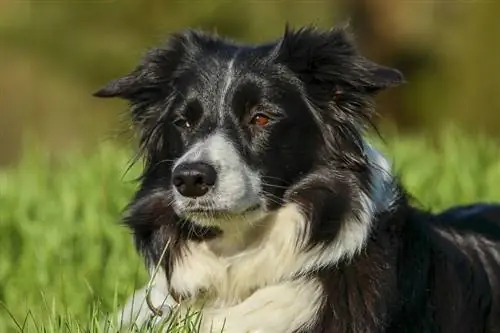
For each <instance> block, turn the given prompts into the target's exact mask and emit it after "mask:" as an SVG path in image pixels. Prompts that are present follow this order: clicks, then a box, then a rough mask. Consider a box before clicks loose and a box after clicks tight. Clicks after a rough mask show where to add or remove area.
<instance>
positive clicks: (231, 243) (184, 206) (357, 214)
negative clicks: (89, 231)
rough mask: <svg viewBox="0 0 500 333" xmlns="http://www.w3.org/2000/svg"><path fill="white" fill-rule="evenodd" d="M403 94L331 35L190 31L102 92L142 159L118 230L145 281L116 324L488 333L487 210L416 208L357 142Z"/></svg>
mask: <svg viewBox="0 0 500 333" xmlns="http://www.w3.org/2000/svg"><path fill="white" fill-rule="evenodd" d="M403 81H404V78H403V75H402V74H401V73H400V72H399V71H397V70H395V69H392V68H387V67H383V66H380V65H378V64H375V63H374V62H372V61H370V60H368V59H366V58H365V57H363V56H362V55H361V54H360V53H359V52H358V51H357V48H356V46H355V44H354V42H353V38H352V37H351V35H350V33H349V32H348V31H346V29H345V28H343V27H337V28H333V29H329V30H320V29H317V28H314V27H305V28H301V29H290V28H287V29H286V31H285V33H284V35H283V36H282V37H281V38H279V39H278V40H276V41H274V42H270V43H267V44H262V45H253V46H252V45H243V44H239V43H236V42H233V41H230V40H228V39H225V38H222V37H219V36H214V35H211V34H208V33H205V32H201V31H197V30H186V31H182V32H179V33H175V34H173V35H171V37H170V38H169V39H168V41H167V42H166V44H165V45H163V46H161V47H158V48H155V49H152V50H150V51H149V52H147V53H146V55H145V56H144V57H143V59H142V61H141V63H140V64H139V65H138V66H137V67H136V68H135V69H134V70H133V71H132V72H131V73H130V74H128V75H125V76H123V77H120V78H117V79H115V80H112V81H111V82H109V83H108V84H107V85H105V86H104V87H102V88H101V89H100V90H99V91H97V92H96V93H95V96H98V97H120V98H122V99H125V100H127V101H129V102H130V105H131V108H130V110H131V118H132V120H133V123H134V125H135V127H136V128H137V132H138V136H139V141H140V148H141V149H140V153H141V155H140V156H142V157H143V160H144V172H143V174H142V177H141V178H140V188H139V189H138V191H137V193H136V195H135V197H134V198H133V199H132V201H131V203H130V204H129V206H128V208H127V210H126V214H125V217H124V220H125V222H126V224H127V225H128V226H129V227H130V228H131V229H132V231H133V233H134V238H135V243H136V246H137V248H138V250H139V251H140V252H141V253H142V254H143V255H144V258H145V261H146V265H147V267H148V268H149V270H150V271H151V274H152V283H151V285H150V287H151V288H150V289H149V288H144V289H142V290H141V291H140V292H139V294H136V295H135V296H134V297H133V299H131V300H130V301H129V303H128V304H127V305H126V306H125V309H124V310H123V313H122V314H123V315H120V316H119V320H120V321H126V322H128V323H131V322H132V323H135V324H138V325H142V324H144V323H146V322H149V323H151V321H150V317H155V315H157V318H164V317H166V316H167V315H168V314H169V313H171V310H172V309H173V308H175V309H177V310H179V313H185V312H183V311H185V310H186V309H188V308H189V309H191V311H195V310H199V313H200V314H201V322H200V332H203V333H205V332H209V331H213V332H221V331H222V330H223V329H224V332H229V333H235V332H238V333H240V332H252V333H257V332H259V333H289V332H304V333H305V332H310V333H313V332H318V333H319V332H325V333H326V332H330V333H342V332H353V333H354V332H357V333H359V332H370V333H374V332H394V333H403V332H415V333H417V332H418V333H422V332H446V333H474V332H488V333H493V332H500V205H498V206H497V205H490V204H482V203H477V204H473V205H470V206H458V207H455V208H453V209H450V210H448V211H445V212H441V213H437V214H433V213H430V212H426V211H423V210H422V209H420V208H417V207H415V206H414V205H412V203H411V201H410V199H409V195H408V194H406V192H405V190H404V187H403V186H402V185H401V184H400V182H399V181H398V179H397V177H396V176H394V175H393V174H391V170H390V165H389V163H388V162H387V161H386V160H385V159H384V157H383V156H382V155H381V154H380V153H379V152H378V151H377V150H375V149H374V147H372V146H371V145H370V144H369V143H368V142H367V140H366V139H365V133H366V130H367V129H369V127H370V123H371V118H372V114H373V108H372V99H373V97H374V96H375V95H376V94H377V93H378V92H380V91H382V90H384V89H386V88H389V87H391V86H396V85H398V84H400V83H402V82H403ZM492 186H493V184H492ZM429 190H432V189H429ZM155 268H157V269H156V270H155ZM148 292H150V295H149V296H148V295H146V294H148ZM144 303H147V304H149V306H146V305H142V306H141V304H144ZM162 316H163V317H162ZM154 323H158V319H156V321H155V320H153V324H154Z"/></svg>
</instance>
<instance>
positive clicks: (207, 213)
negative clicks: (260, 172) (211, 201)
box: [182, 204, 263, 225]
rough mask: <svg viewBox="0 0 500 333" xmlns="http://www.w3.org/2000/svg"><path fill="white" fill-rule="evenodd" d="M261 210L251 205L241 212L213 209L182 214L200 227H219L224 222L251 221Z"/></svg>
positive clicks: (194, 209)
mask: <svg viewBox="0 0 500 333" xmlns="http://www.w3.org/2000/svg"><path fill="white" fill-rule="evenodd" d="M262 210H263V208H262V205H261V204H255V205H252V206H250V207H248V208H246V209H244V210H241V211H231V210H227V209H217V208H213V207H196V208H188V209H185V210H184V211H183V212H182V215H183V217H185V218H187V219H189V220H191V221H193V222H197V223H199V224H202V225H220V224H221V223H224V222H225V221H227V222H229V221H234V220H239V219H241V220H252V219H253V218H252V216H254V215H256V214H257V215H258V213H259V212H261V211H262Z"/></svg>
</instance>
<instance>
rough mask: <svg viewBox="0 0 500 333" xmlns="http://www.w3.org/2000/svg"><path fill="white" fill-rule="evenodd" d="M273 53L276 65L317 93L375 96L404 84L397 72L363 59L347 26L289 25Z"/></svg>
mask: <svg viewBox="0 0 500 333" xmlns="http://www.w3.org/2000/svg"><path fill="white" fill-rule="evenodd" d="M273 53H274V57H275V59H276V61H277V62H279V63H282V64H284V65H285V66H287V67H288V68H289V69H290V70H291V71H292V72H294V73H295V74H296V75H297V76H298V77H299V78H300V79H301V80H302V81H303V82H304V83H305V85H306V88H312V89H313V90H314V92H316V93H321V94H323V93H327V94H331V93H332V90H333V93H335V91H342V92H346V91H350V92H355V93H364V94H370V95H373V94H376V93H378V92H380V91H382V90H384V89H387V88H389V87H392V86H397V85H399V84H401V83H403V82H404V77H403V75H402V74H401V72H399V71H398V70H396V69H393V68H388V67H384V66H380V65H378V64H376V63H374V62H372V61H370V60H368V59H366V58H365V57H363V56H361V55H360V54H359V52H358V51H357V49H356V46H355V43H354V41H353V38H352V35H351V34H350V32H349V31H348V30H347V28H345V27H339V28H333V29H330V30H318V29H316V28H313V27H305V28H302V29H299V30H296V31H293V30H291V29H290V28H289V27H288V26H287V27H286V29H285V33H284V36H283V37H282V38H281V40H280V41H279V42H278V43H277V45H276V47H275V49H274V52H273Z"/></svg>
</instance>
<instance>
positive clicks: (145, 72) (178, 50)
mask: <svg viewBox="0 0 500 333" xmlns="http://www.w3.org/2000/svg"><path fill="white" fill-rule="evenodd" d="M191 35H192V33H191V32H189V31H186V32H182V33H179V34H174V35H172V36H171V37H170V38H169V40H168V41H167V43H166V45H165V46H163V47H160V48H155V49H152V50H150V51H149V52H147V53H146V55H145V56H144V57H143V58H142V61H141V63H140V64H139V66H137V67H136V68H135V69H134V70H133V71H132V72H131V73H129V74H127V75H125V76H123V77H120V78H117V79H114V80H112V81H110V82H108V83H107V84H106V85H104V86H103V87H102V88H100V89H99V90H98V91H96V92H95V93H94V94H93V95H94V96H96V97H119V98H123V99H126V100H129V101H131V102H140V101H141V100H144V98H148V97H151V94H155V93H166V92H168V90H169V89H170V84H171V80H172V76H173V74H174V72H175V70H176V69H177V68H178V66H179V64H180V62H181V60H182V59H183V57H184V56H185V53H186V44H187V43H189V42H192V38H191Z"/></svg>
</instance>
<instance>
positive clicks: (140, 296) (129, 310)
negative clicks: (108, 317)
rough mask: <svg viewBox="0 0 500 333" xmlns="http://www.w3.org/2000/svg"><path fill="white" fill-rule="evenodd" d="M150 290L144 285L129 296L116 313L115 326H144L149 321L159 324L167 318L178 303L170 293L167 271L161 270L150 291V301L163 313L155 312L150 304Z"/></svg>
mask: <svg viewBox="0 0 500 333" xmlns="http://www.w3.org/2000/svg"><path fill="white" fill-rule="evenodd" d="M147 298H148V290H147V286H144V287H143V288H141V289H140V290H137V291H135V292H134V294H133V295H132V296H130V297H129V299H128V300H127V303H126V304H125V306H124V307H123V308H122V309H121V310H119V311H118V313H117V314H115V316H114V317H115V318H114V323H113V326H115V327H118V328H122V327H130V326H135V327H143V326H145V325H146V324H148V323H151V324H152V325H155V324H158V323H159V322H161V321H162V320H164V319H166V318H167V317H168V316H169V315H170V312H171V309H172V308H173V307H174V306H175V305H176V302H175V300H174V299H173V298H172V296H171V295H170V294H169V293H168V285H167V281H166V276H165V272H164V271H163V270H159V271H158V272H157V274H156V275H155V277H154V278H153V281H152V283H151V290H150V291H149V302H150V305H151V306H152V307H154V309H155V310H159V311H161V315H159V314H158V313H154V312H153V310H152V309H151V308H150V305H148V299H147Z"/></svg>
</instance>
